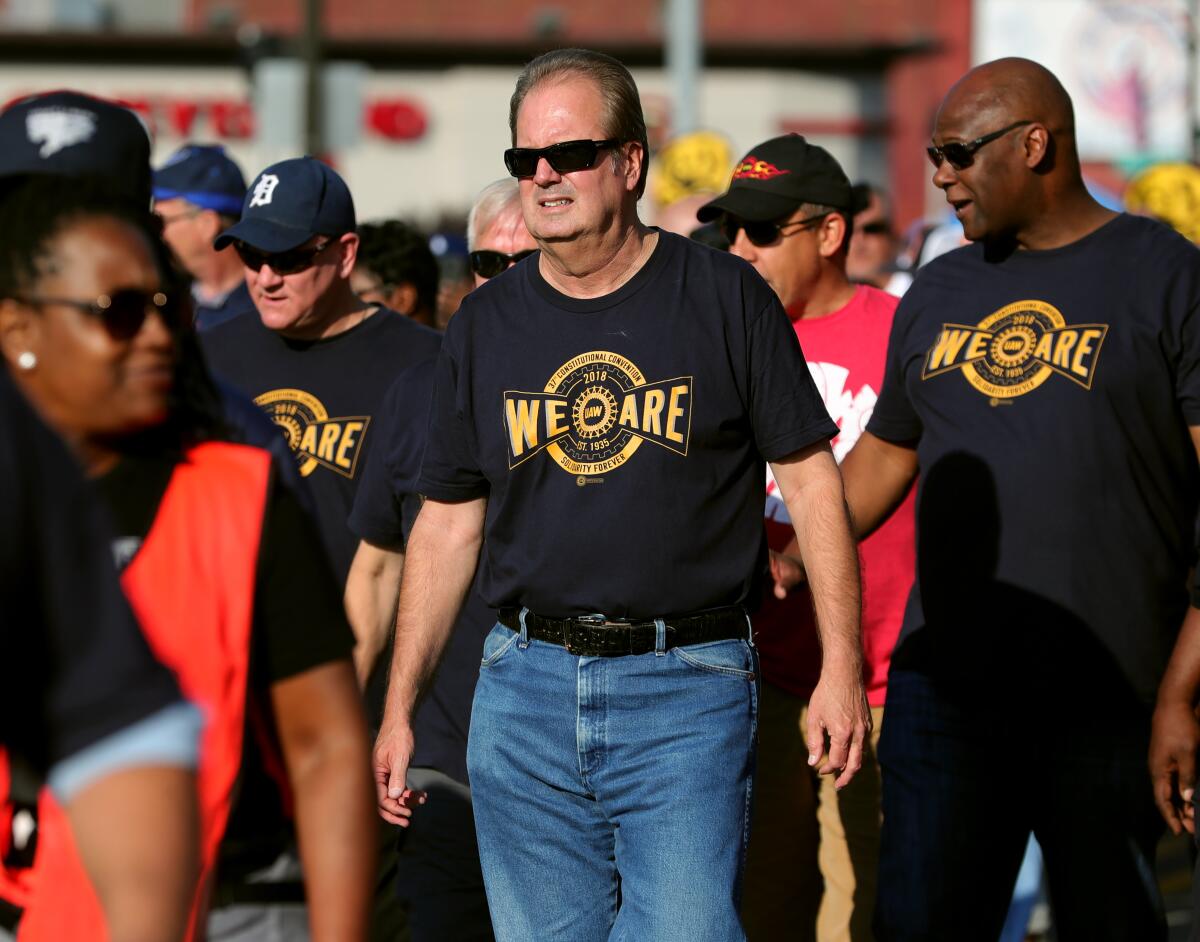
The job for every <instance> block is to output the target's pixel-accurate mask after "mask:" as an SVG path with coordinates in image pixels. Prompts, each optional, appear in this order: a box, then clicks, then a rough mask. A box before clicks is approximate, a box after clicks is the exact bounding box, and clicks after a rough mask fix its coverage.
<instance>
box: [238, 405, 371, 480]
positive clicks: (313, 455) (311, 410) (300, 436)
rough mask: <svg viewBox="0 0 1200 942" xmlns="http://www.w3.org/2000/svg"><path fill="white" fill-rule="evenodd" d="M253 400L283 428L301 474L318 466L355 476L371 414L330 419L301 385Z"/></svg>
mask: <svg viewBox="0 0 1200 942" xmlns="http://www.w3.org/2000/svg"><path fill="white" fill-rule="evenodd" d="M254 401H255V402H256V403H258V405H259V407H260V408H261V409H262V410H263V411H264V412H266V413H267V415H268V416H270V417H271V420H272V421H273V422H274V423H275V424H276V425H278V426H279V427H280V428H281V429H282V430H283V437H284V438H285V439H286V440H287V443H288V447H289V448H290V449H291V450H292V454H294V455H295V456H296V462H297V463H298V464H299V465H300V475H301V476H302V477H308V476H309V475H310V474H312V473H313V472H314V471H315V470H317V468H318V467H323V468H328V469H329V470H330V471H333V472H334V473H335V474H340V475H342V476H343V477H348V478H353V477H354V471H355V468H356V467H357V466H358V456H359V453H360V452H361V451H362V442H363V437H364V436H365V435H366V433H367V426H368V425H369V424H370V422H371V417H370V416H367V415H352V416H342V417H340V418H332V419H331V418H330V417H329V413H327V412H326V411H325V406H324V405H322V404H321V400H320V399H318V398H317V397H316V396H314V395H312V394H311V393H306V392H305V391H304V390H302V389H273V390H271V391H270V392H265V393H263V394H262V395H261V396H256V397H255V398H254Z"/></svg>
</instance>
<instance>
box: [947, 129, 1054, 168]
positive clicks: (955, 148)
mask: <svg viewBox="0 0 1200 942" xmlns="http://www.w3.org/2000/svg"><path fill="white" fill-rule="evenodd" d="M1027 124H1033V122H1032V121H1018V122H1016V124H1010V125H1009V126H1008V127H1006V128H1001V129H1000V130H999V131H993V132H992V133H991V134H985V135H983V137H977V138H975V140H973V141H969V142H967V143H966V144H964V143H962V142H960V141H951V142H950V143H949V144H943V145H941V146H940V147H939V146H938V145H937V144H931V145H930V146H929V147H926V148H925V153H926V154H928V155H929V162H930V163H932V164H933V166H934V169H939V170H940V169H941V166H942V161H943V160H946V161H949V163H950V166H951V167H953V168H954V169H955V170H966V169H967V168H968V167H969V166H971V164H973V163H974V162H975V152H976V151H977V150H979V148H981V147H982V146H983V145H984V144H990V143H992V141H994V140H997V139H998V138H1001V137H1004V135H1005V134H1007V133H1008V132H1009V131H1015V130H1016V129H1017V128H1023V127H1024V126H1025V125H1027Z"/></svg>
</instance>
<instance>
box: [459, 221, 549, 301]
mask: <svg viewBox="0 0 1200 942" xmlns="http://www.w3.org/2000/svg"><path fill="white" fill-rule="evenodd" d="M537 247H538V246H537V242H535V241H534V239H533V236H531V235H530V234H529V230H528V229H527V228H525V217H524V216H523V215H522V214H521V204H520V202H518V201H517V200H513V201H512V202H510V203H506V204H505V206H504V208H503V209H501V210H500V212H498V213H496V215H495V216H493V217H492V218H491V219H489V220H485V221H484V224H483V225H482V226H481V227H480V231H479V232H477V233H476V234H475V239H474V243H473V251H477V252H500V253H502V254H504V255H516V254H517V253H519V252H531V251H535V250H536V249H537ZM514 264H516V263H515V262H514V261H509V262H508V263H507V265H506V267H507V266H511V265H514ZM472 275H473V276H474V278H475V287H476V288H478V287H479V286H480V285H481V284H483V283H484V282H485V281H487V280H488V279H487V278H486V277H484V276H483V275H481V274H479V272H477V271H473V272H472ZM493 277H494V276H493Z"/></svg>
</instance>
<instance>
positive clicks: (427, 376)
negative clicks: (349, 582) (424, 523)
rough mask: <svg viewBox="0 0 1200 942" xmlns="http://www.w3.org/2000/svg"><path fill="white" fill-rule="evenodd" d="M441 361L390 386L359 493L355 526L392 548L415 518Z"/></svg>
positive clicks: (352, 522) (363, 536)
mask: <svg viewBox="0 0 1200 942" xmlns="http://www.w3.org/2000/svg"><path fill="white" fill-rule="evenodd" d="M436 362H437V361H436V360H429V361H428V362H426V363H423V364H421V365H419V366H415V367H413V368H412V369H409V370H406V371H405V372H404V373H402V374H401V375H400V377H399V378H398V379H397V380H396V382H395V383H393V384H392V387H391V389H389V390H388V393H387V396H386V397H385V399H384V404H383V408H382V410H381V413H382V419H383V421H382V422H381V424H380V427H379V429H378V432H377V436H378V437H377V438H376V447H375V448H374V449H372V451H371V453H370V457H369V458H368V459H367V467H366V470H365V471H364V472H363V478H362V481H361V482H360V483H359V485H358V491H357V493H356V494H355V497H354V508H353V510H352V511H351V512H350V519H349V524H350V529H351V530H352V531H353V532H354V535H355V536H357V537H358V538H359V539H362V540H366V541H367V542H369V543H373V544H375V545H376V546H382V547H384V548H386V549H397V548H400V547H403V545H404V543H405V541H406V540H407V538H408V531H409V530H410V528H411V526H412V520H413V518H414V517H415V513H414V507H415V506H419V501H418V500H417V498H416V494H417V481H418V479H419V477H420V474H421V459H422V456H423V455H424V452H425V435H426V431H427V429H428V427H429V408H430V400H431V398H432V395H433V379H434V371H435V366H436Z"/></svg>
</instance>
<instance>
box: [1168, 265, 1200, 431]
mask: <svg viewBox="0 0 1200 942" xmlns="http://www.w3.org/2000/svg"><path fill="white" fill-rule="evenodd" d="M1179 267H1180V269H1182V270H1181V271H1179V273H1178V275H1177V279H1176V280H1177V284H1176V285H1175V286H1174V291H1173V292H1172V295H1173V297H1171V298H1169V300H1168V303H1169V304H1171V305H1173V306H1175V307H1176V308H1177V309H1178V310H1180V311H1181V312H1182V317H1181V318H1180V319H1179V320H1178V321H1177V323H1178V324H1179V327H1178V328H1177V334H1178V339H1177V340H1176V343H1177V344H1178V349H1177V350H1176V351H1175V357H1174V359H1175V396H1176V398H1177V399H1178V401H1179V408H1180V411H1181V412H1182V413H1183V418H1184V421H1186V422H1187V424H1188V425H1200V250H1197V249H1196V248H1195V247H1194V246H1192V245H1188V246H1187V247H1186V249H1185V250H1184V254H1183V258H1182V259H1181V260H1180V266H1179Z"/></svg>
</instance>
